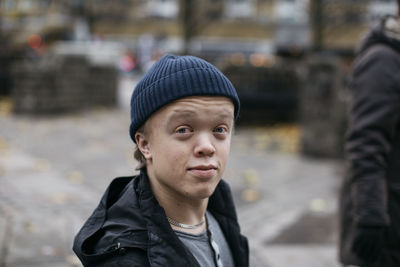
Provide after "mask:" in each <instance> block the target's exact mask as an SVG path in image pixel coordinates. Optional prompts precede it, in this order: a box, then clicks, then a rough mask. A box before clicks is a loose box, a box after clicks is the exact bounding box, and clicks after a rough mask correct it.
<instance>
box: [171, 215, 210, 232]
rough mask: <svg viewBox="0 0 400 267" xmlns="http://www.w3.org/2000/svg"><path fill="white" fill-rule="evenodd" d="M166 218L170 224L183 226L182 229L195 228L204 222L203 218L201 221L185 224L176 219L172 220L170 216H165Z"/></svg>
mask: <svg viewBox="0 0 400 267" xmlns="http://www.w3.org/2000/svg"><path fill="white" fill-rule="evenodd" d="M167 220H168V222H169V223H170V224H172V225H175V226H177V227H180V228H183V229H196V228H199V227H200V226H202V225H203V224H204V222H205V220H204V218H203V220H202V221H201V222H199V223H198V224H185V223H180V222H177V221H174V220H172V219H171V218H170V217H167Z"/></svg>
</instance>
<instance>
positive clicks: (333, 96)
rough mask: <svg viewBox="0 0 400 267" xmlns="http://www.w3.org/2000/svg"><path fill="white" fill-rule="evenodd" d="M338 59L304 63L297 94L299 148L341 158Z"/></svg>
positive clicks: (342, 95) (342, 76)
mask: <svg viewBox="0 0 400 267" xmlns="http://www.w3.org/2000/svg"><path fill="white" fill-rule="evenodd" d="M343 69H344V68H343V66H342V65H341V62H340V59H338V58H330V57H324V56H317V57H313V58H311V59H310V60H308V61H307V63H306V70H307V71H306V75H305V77H304V78H305V79H304V81H305V82H304V85H303V89H302V90H301V96H300V105H299V107H300V110H299V111H300V126H301V133H302V136H301V141H300V143H301V151H302V153H303V154H305V155H309V156H318V157H334V158H341V157H342V156H343V145H344V135H345V130H346V124H347V120H346V117H347V104H348V101H347V99H348V97H347V96H348V93H347V89H346V86H347V85H346V73H345V72H344V71H343Z"/></svg>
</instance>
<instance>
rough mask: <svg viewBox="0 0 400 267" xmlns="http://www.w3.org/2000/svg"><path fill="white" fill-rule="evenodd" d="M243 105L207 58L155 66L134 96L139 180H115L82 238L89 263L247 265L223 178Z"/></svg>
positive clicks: (77, 246) (169, 58) (79, 250)
mask: <svg viewBox="0 0 400 267" xmlns="http://www.w3.org/2000/svg"><path fill="white" fill-rule="evenodd" d="M239 107H240V102H239V99H238V96H237V94H236V91H235V88H234V87H233V85H232V84H231V83H230V81H229V80H228V79H227V78H226V77H225V76H224V75H223V74H222V73H221V72H220V71H218V70H217V69H216V68H215V67H214V66H213V65H211V64H210V63H208V62H206V61H204V60H202V59H200V58H197V57H193V56H182V57H179V56H173V55H166V56H164V57H163V58H161V59H160V60H159V61H158V62H156V63H155V64H154V65H153V67H152V68H151V69H150V70H149V71H148V72H147V73H146V74H145V75H144V77H143V78H142V79H141V81H140V82H139V83H138V84H137V86H136V88H135V90H134V91H133V94H132V99H131V125H130V136H131V138H132V140H133V141H134V142H135V143H136V145H137V150H136V152H135V158H136V159H138V161H139V164H140V165H139V169H140V174H139V175H137V176H135V177H121V178H116V179H115V180H114V181H113V182H112V183H111V184H110V186H109V187H108V189H107V191H106V193H105V194H104V196H103V198H102V200H101V202H100V204H99V206H98V207H97V208H96V210H95V211H94V212H93V214H92V216H91V217H90V218H89V219H88V220H87V222H86V223H85V225H84V226H83V228H82V229H81V230H80V232H79V233H78V235H77V236H76V237H75V242H74V248H73V249H74V251H75V253H76V254H77V255H78V257H79V258H80V260H81V261H82V263H83V264H84V265H85V266H141V267H142V266H153V267H156V266H160V267H161V266H163V267H165V266H173V267H179V266H182V267H183V266H185V267H188V266H190V267H193V266H213V267H214V266H218V267H221V266H224V267H231V266H236V267H246V266H248V258H249V255H248V243H247V239H246V238H245V237H244V236H242V235H241V234H240V228H239V224H238V221H237V216H236V212H235V207H234V204H233V201H232V196H231V192H230V189H229V187H228V185H227V184H226V183H225V182H224V181H223V180H221V177H222V175H223V173H224V170H225V166H226V162H227V159H228V155H229V149H230V143H231V137H232V132H233V128H234V121H235V119H236V118H237V117H238V114H239Z"/></svg>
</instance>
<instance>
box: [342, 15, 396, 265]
mask: <svg viewBox="0 0 400 267" xmlns="http://www.w3.org/2000/svg"><path fill="white" fill-rule="evenodd" d="M396 23H397V26H396ZM399 26H400V25H398V22H397V18H394V17H386V18H384V19H383V20H382V22H381V23H380V25H378V26H377V27H376V28H374V29H373V30H372V31H371V32H370V33H369V35H368V36H367V38H366V39H365V40H364V42H363V43H362V44H361V47H360V52H359V56H358V58H357V59H356V61H355V64H354V66H353V72H352V76H351V78H352V80H351V83H350V90H351V96H352V104H351V110H350V124H349V129H348V133H347V139H346V156H347V163H348V166H347V173H346V178H345V180H344V183H343V186H342V191H341V201H340V214H341V221H340V224H341V233H340V234H341V236H340V259H341V261H342V263H344V264H353V265H358V264H360V259H358V258H357V257H356V256H355V255H354V254H353V253H352V251H351V246H352V243H353V239H354V231H355V227H357V226H367V227H370V226H372V227H374V226H377V227H384V228H385V234H384V235H385V236H384V247H383V253H382V256H381V258H380V260H379V263H378V264H377V266H380V267H389V266H393V267H394V266H396V267H398V266H400V120H399V115H400V28H396V27H399Z"/></svg>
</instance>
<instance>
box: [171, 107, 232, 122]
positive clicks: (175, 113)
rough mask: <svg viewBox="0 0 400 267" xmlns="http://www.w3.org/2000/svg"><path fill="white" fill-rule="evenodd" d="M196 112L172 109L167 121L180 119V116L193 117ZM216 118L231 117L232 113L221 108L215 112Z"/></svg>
mask: <svg viewBox="0 0 400 267" xmlns="http://www.w3.org/2000/svg"><path fill="white" fill-rule="evenodd" d="M195 115H196V112H194V111H191V110H180V109H176V110H173V114H172V115H171V116H170V117H169V118H168V120H167V121H168V123H169V122H171V121H173V120H175V119H181V118H192V117H195ZM217 116H218V119H226V118H227V119H233V114H232V113H231V112H229V111H227V110H223V111H222V112H219V113H218V114H217Z"/></svg>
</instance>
